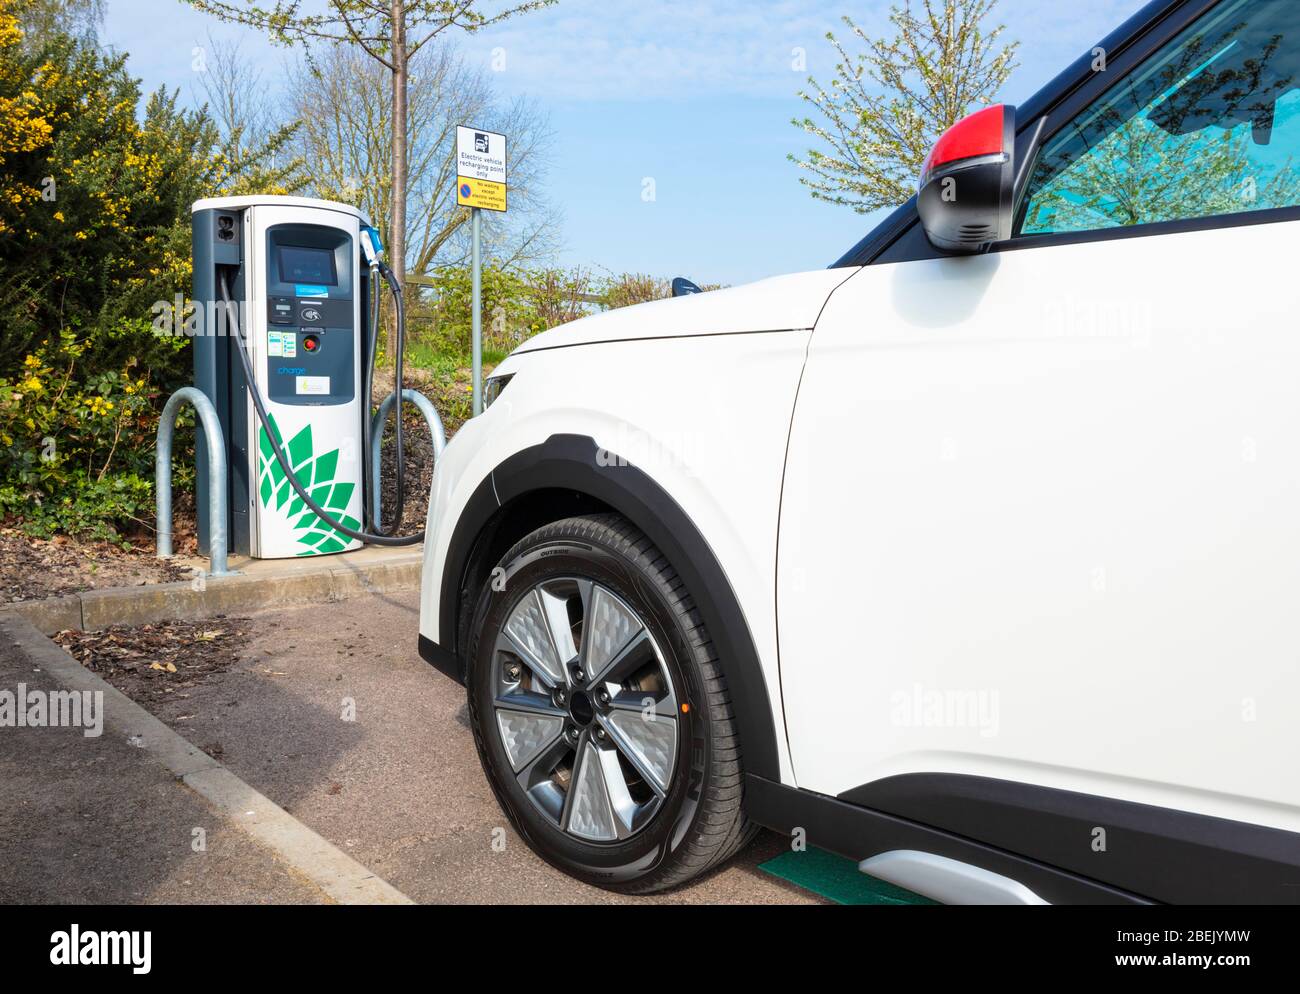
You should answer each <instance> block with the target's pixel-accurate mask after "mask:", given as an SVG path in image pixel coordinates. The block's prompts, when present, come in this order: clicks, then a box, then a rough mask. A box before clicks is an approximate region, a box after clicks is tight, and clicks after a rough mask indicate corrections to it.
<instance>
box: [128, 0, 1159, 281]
mask: <svg viewBox="0 0 1300 994" xmlns="http://www.w3.org/2000/svg"><path fill="white" fill-rule="evenodd" d="M1141 5H1142V0H1091V2H1090V3H1088V4H1068V5H1067V4H1060V3H1058V2H1054V0H1001V3H1000V4H999V6H998V8H997V11H996V16H997V17H999V18H1000V19H1001V20H1002V21H1003V22H1005V23H1006V25H1007V29H1008V30H1007V37H1008V38H1009V39H1018V40H1019V41H1020V42H1021V48H1020V52H1019V61H1020V63H1021V65H1020V68H1019V69H1018V70H1017V72H1016V74H1015V75H1014V76H1013V77H1012V79H1011V80H1010V82H1009V83H1008V85H1007V88H1006V92H1005V93H1004V94H1003V97H1004V99H1006V100H1008V101H1009V102H1012V103H1014V102H1017V101H1019V100H1022V99H1024V98H1026V97H1028V96H1029V95H1031V94H1032V93H1033V92H1034V91H1035V90H1036V89H1038V87H1039V86H1040V85H1042V84H1043V83H1045V82H1046V81H1047V80H1049V79H1050V78H1051V77H1052V76H1054V75H1055V74H1056V73H1057V72H1058V71H1059V70H1060V69H1061V68H1063V67H1064V66H1065V65H1066V64H1067V63H1068V62H1070V61H1071V60H1072V59H1073V58H1075V57H1076V56H1077V55H1079V54H1081V53H1082V52H1084V51H1086V50H1088V49H1090V48H1091V47H1092V45H1093V44H1094V43H1095V42H1096V41H1097V40H1098V39H1099V38H1101V37H1102V36H1103V35H1105V34H1106V33H1107V32H1108V31H1109V30H1110V29H1111V28H1112V27H1114V26H1116V25H1118V24H1119V23H1120V22H1121V21H1123V20H1124V19H1125V18H1126V17H1128V16H1129V15H1130V14H1131V13H1133V12H1134V11H1136V10H1137V9H1138V8H1139V7H1140V6H1141ZM888 10H889V3H888V0H639V2H630V0H603V2H600V0H560V3H559V4H558V5H556V6H555V7H553V8H550V9H547V10H544V11H541V12H539V13H535V14H530V15H528V16H527V17H525V18H522V19H520V20H518V21H514V22H509V23H506V24H503V25H501V26H500V27H498V28H495V29H491V30H488V31H484V32H481V33H479V34H476V35H471V36H461V37H460V38H459V39H458V44H459V46H460V49H461V51H462V52H463V53H464V55H465V56H466V57H467V58H468V59H470V60H471V61H481V62H482V63H483V64H484V65H487V66H491V65H492V58H493V53H494V50H498V49H500V50H504V53H505V69H504V71H499V72H494V74H493V79H494V80H495V81H496V83H497V85H498V87H499V88H500V91H501V93H502V94H503V95H504V96H506V97H512V96H515V95H525V96H528V97H530V98H532V99H533V100H535V101H537V103H538V104H539V105H540V106H541V107H542V108H543V109H544V110H545V111H546V112H547V113H548V114H549V115H550V124H551V129H552V131H553V132H554V135H555V139H554V145H553V148H552V152H551V156H550V170H549V184H548V185H549V190H548V194H549V196H550V199H551V200H552V201H553V202H554V203H555V204H556V205H557V206H558V207H559V208H560V211H561V213H562V216H563V230H562V235H561V243H562V248H561V250H560V255H559V259H558V261H559V262H561V263H563V264H566V265H575V264H581V265H585V266H598V267H604V268H607V269H610V270H612V271H615V272H623V271H636V272H647V273H653V274H655V275H660V276H675V275H686V276H689V277H691V278H692V279H695V280H697V281H699V282H721V283H730V284H735V283H741V282H745V281H748V280H752V279H758V278H761V277H763V276H769V275H774V274H777V273H782V272H793V271H796V270H803V269H815V268H819V267H822V266H825V265H827V264H828V263H830V262H831V261H833V260H834V259H835V258H836V257H838V256H839V255H840V254H841V253H842V252H843V251H844V250H845V249H846V248H848V247H849V246H850V245H852V244H853V243H854V242H856V241H857V240H858V239H859V238H860V237H861V236H862V235H863V234H865V233H866V232H867V231H869V230H870V228H871V227H872V225H873V223H874V219H872V218H869V217H863V216H860V215H857V214H855V213H853V212H852V211H851V210H849V209H847V208H841V207H834V206H831V205H827V204H822V203H818V202H815V201H813V200H812V198H811V197H810V196H809V195H808V193H807V190H806V189H805V188H804V187H803V186H802V185H801V184H800V183H799V182H798V178H797V174H798V170H797V169H796V167H795V166H794V165H793V164H792V163H790V162H788V161H787V159H786V155H787V154H788V153H790V152H794V153H796V154H799V153H802V152H803V151H804V150H805V149H806V148H807V144H806V142H805V136H804V135H803V134H802V132H800V131H799V130H798V129H796V128H794V127H793V126H792V125H791V124H790V123H789V122H790V119H791V118H792V117H796V116H800V117H801V116H803V114H804V105H803V103H802V102H801V101H800V100H799V99H798V97H797V96H796V91H797V90H798V89H799V88H800V87H801V86H802V85H803V83H804V81H805V79H806V78H807V76H809V75H813V76H815V77H818V78H820V79H829V77H830V75H831V74H832V71H833V67H834V50H833V49H832V48H831V46H830V45H829V44H828V43H827V42H826V41H825V34H826V32H827V31H828V30H836V31H837V34H839V35H840V36H841V37H844V35H845V32H843V31H841V30H839V29H840V28H842V25H841V24H840V20H839V19H840V17H841V16H842V15H843V14H849V15H850V16H852V17H853V18H854V19H855V20H856V21H857V22H858V23H859V24H860V25H862V26H863V27H864V28H866V29H867V30H868V31H869V32H871V33H879V32H880V31H882V30H883V29H884V26H885V24H886V17H887V14H888ZM209 32H210V33H211V34H212V36H213V37H216V38H219V39H226V38H240V39H242V41H243V50H244V52H245V54H246V55H247V56H249V57H250V58H253V59H254V60H256V61H258V62H259V63H260V64H261V65H263V67H264V68H265V69H266V70H267V78H268V79H271V80H274V77H275V75H276V72H277V71H278V70H279V68H280V67H281V66H282V65H284V63H285V61H286V59H287V58H288V55H287V54H286V52H285V51H284V50H283V49H279V48H275V47H273V46H272V45H270V44H269V43H268V42H267V41H265V39H263V38H261V37H260V36H258V35H257V34H256V33H255V32H251V31H248V30H247V29H241V28H238V27H235V26H232V25H227V24H222V23H220V22H218V21H216V20H215V19H213V18H211V17H208V16H206V15H203V14H200V13H197V12H196V11H194V10H193V9H192V8H190V7H189V6H188V5H187V4H185V3H183V2H181V0H108V3H107V16H106V22H105V27H104V41H105V42H106V43H108V44H109V45H112V46H114V47H116V48H117V49H119V50H121V51H124V52H128V53H130V55H131V60H130V63H129V66H130V69H131V71H132V72H133V73H134V74H135V75H136V76H138V77H140V78H141V79H142V80H143V81H144V84H145V87H146V89H147V90H152V89H155V88H156V87H157V86H159V85H160V84H164V83H165V84H167V85H168V86H171V87H180V88H181V93H182V97H183V98H184V97H189V96H190V95H191V94H192V93H193V73H192V71H191V68H190V62H191V50H192V49H193V48H194V47H195V46H196V45H198V44H200V43H201V42H202V41H203V40H204V39H205V37H206V36H207V35H208V33H209ZM797 48H800V49H803V50H804V52H805V53H806V62H807V69H806V70H805V71H802V72H800V71H795V70H793V69H792V67H791V66H792V58H793V53H794V50H795V49H797ZM647 177H650V178H653V180H654V188H655V199H654V200H653V201H652V202H647V201H646V200H644V199H643V197H642V189H643V184H644V181H645V179H646V178H647Z"/></svg>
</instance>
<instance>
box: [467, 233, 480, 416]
mask: <svg viewBox="0 0 1300 994" xmlns="http://www.w3.org/2000/svg"><path fill="white" fill-rule="evenodd" d="M470 228H471V229H473V232H474V248H473V252H472V255H471V263H470V264H471V266H472V267H473V274H472V276H471V279H472V281H473V282H472V286H473V289H472V293H471V297H472V298H473V300H472V303H471V304H470V307H471V308H472V309H473V312H474V315H473V318H472V323H473V345H472V346H471V347H472V349H473V352H474V360H473V361H474V416H475V417H477V416H478V415H480V414H482V413H483V247H482V241H481V239H482V219H481V217H480V216H479V209H478V208H477V207H475V208H473V209H472V210H471V211H470Z"/></svg>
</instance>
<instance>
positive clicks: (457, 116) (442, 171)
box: [290, 44, 554, 275]
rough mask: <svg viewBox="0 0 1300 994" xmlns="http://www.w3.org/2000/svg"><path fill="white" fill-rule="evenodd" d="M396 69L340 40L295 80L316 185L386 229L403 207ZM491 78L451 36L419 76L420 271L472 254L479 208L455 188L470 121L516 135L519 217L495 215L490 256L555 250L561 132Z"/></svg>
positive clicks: (413, 232) (416, 247) (514, 206)
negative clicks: (553, 186) (396, 164)
mask: <svg viewBox="0 0 1300 994" xmlns="http://www.w3.org/2000/svg"><path fill="white" fill-rule="evenodd" d="M385 74H386V70H385V69H384V68H383V67H382V66H380V65H378V63H375V62H374V61H373V60H371V59H369V58H367V57H366V55H365V54H364V53H362V52H359V51H358V50H356V49H355V48H348V47H345V46H333V47H332V48H330V49H329V50H327V51H325V52H324V53H317V54H316V55H314V56H313V57H312V59H311V60H310V61H304V62H303V63H302V64H301V65H300V66H299V68H298V69H297V71H296V72H295V73H294V75H293V76H292V78H291V87H290V88H291V90H292V92H293V93H294V94H296V103H297V106H296V111H297V116H298V118H299V120H300V121H301V125H300V130H299V133H298V136H297V139H296V141H295V149H296V152H297V154H298V156H299V157H300V158H301V159H302V160H303V161H304V162H305V163H306V168H307V172H308V175H309V186H310V188H311V189H312V192H313V193H314V194H315V195H316V196H319V197H323V198H325V199H332V200H343V201H345V202H347V203H355V204H357V205H358V206H360V207H362V208H363V209H364V210H365V211H366V213H367V214H368V215H369V217H370V218H371V220H372V221H373V222H374V223H375V224H376V225H377V226H378V227H380V228H381V230H386V229H387V228H388V227H389V222H390V220H391V218H392V212H393V198H392V185H391V181H390V175H389V170H388V155H389V153H388V150H389V149H390V148H391V147H392V118H391V116H390V114H389V113H388V108H387V105H386V103H385V101H384V100H383V99H382V98H383V92H384V88H385V82H386V81H385V79H384V76H385ZM490 75H491V74H490V73H488V72H487V71H486V70H483V69H480V68H476V67H472V66H469V65H467V64H466V63H465V61H464V60H463V59H462V58H461V57H460V56H459V55H458V54H457V53H456V51H455V50H454V49H453V48H452V47H451V46H450V45H447V44H442V45H438V46H435V47H434V48H433V49H432V50H431V51H430V52H429V53H428V55H427V57H426V58H425V59H424V60H423V61H422V63H421V65H420V67H419V69H418V70H417V71H415V72H413V73H412V74H411V96H410V112H409V120H408V148H409V158H410V165H409V168H408V173H407V205H408V206H407V232H408V235H407V237H408V246H407V258H408V260H409V262H410V269H411V271H412V272H413V273H418V274H423V275H427V274H428V273H429V272H430V271H431V270H433V269H434V268H435V267H437V266H443V265H450V264H455V263H459V262H463V261H464V259H465V257H466V255H467V248H466V245H465V239H464V238H463V237H460V235H461V233H462V232H463V231H464V229H465V226H466V222H467V221H468V219H469V210H468V209H467V208H464V207H458V206H457V205H456V193H455V176H456V172H455V170H456V125H457V124H461V123H464V122H465V121H474V122H475V123H476V124H480V125H481V126H483V127H487V128H491V129H492V130H494V131H500V132H503V133H505V134H508V135H509V136H510V213H509V214H507V215H495V214H489V215H488V216H487V217H485V218H484V226H483V227H484V244H485V254H486V255H487V256H488V257H491V258H496V259H499V260H502V262H503V264H505V265H513V264H518V263H520V262H522V261H530V260H531V259H533V258H535V257H536V256H538V255H539V254H544V252H545V251H546V250H547V249H549V248H550V238H551V233H552V232H553V230H554V218H553V212H552V211H551V209H550V207H549V205H548V204H547V202H546V201H545V199H544V198H543V196H542V193H541V183H540V179H541V175H542V171H543V166H544V154H545V152H546V149H547V146H548V143H549V140H550V132H549V130H548V128H547V121H546V118H545V117H544V115H542V114H541V113H540V112H539V111H537V110H536V108H535V107H534V105H533V104H532V103H530V102H529V101H526V100H516V101H514V102H512V103H510V104H508V105H505V106H502V105H500V104H499V103H498V102H497V100H496V99H495V97H494V96H493V93H492V86H491V82H490Z"/></svg>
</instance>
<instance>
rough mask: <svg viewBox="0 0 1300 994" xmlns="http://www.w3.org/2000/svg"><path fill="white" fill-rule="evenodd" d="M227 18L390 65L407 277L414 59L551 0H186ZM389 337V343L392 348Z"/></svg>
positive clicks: (394, 226)
mask: <svg viewBox="0 0 1300 994" xmlns="http://www.w3.org/2000/svg"><path fill="white" fill-rule="evenodd" d="M185 2H187V3H189V4H190V5H191V6H193V7H195V8H197V9H199V10H202V11H205V12H207V13H209V14H214V15H216V16H217V17H220V18H222V19H223V20H226V21H233V22H234V23H236V24H243V25H246V26H248V27H253V28H257V29H259V30H261V31H266V32H268V33H269V34H270V36H271V38H272V39H273V40H274V41H276V42H279V43H281V44H284V45H295V44H297V45H302V46H304V47H306V48H307V51H308V55H309V57H310V52H311V49H310V46H311V45H314V44H318V43H320V42H329V43H334V44H346V45H354V46H356V47H357V49H359V50H360V51H362V52H364V53H365V54H366V56H368V57H369V58H371V59H373V60H374V61H375V62H377V63H378V64H379V65H381V66H382V67H383V68H384V69H386V70H387V71H388V75H389V83H390V103H391V112H392V116H391V120H392V122H393V135H392V150H391V159H392V165H391V179H390V184H391V189H392V203H393V211H392V219H391V221H390V226H389V235H388V244H389V252H390V256H391V263H392V267H393V272H394V273H395V274H396V276H397V278H398V280H399V281H401V280H404V279H405V275H406V263H407V251H406V195H407V175H408V168H409V155H410V150H409V147H408V144H407V123H408V114H409V99H410V82H411V64H412V60H413V59H415V57H416V56H417V55H418V54H419V53H420V51H421V50H422V49H423V48H424V47H425V46H427V45H428V44H429V43H430V42H431V41H433V40H434V39H435V38H437V37H438V36H439V35H441V34H443V33H444V32H445V31H447V30H449V29H451V28H461V29H463V30H466V31H477V30H479V29H481V28H485V27H488V26H489V25H492V24H498V23H500V22H501V21H504V20H506V19H508V18H510V17H514V16H515V15H517V14H522V13H525V12H527V11H531V10H537V9H539V8H541V7H548V6H550V5H551V4H553V3H555V0H505V2H504V4H501V5H495V6H493V7H492V10H493V11H494V12H492V13H484V11H483V10H482V8H483V7H484V6H487V3H485V0H388V4H387V6H385V4H384V2H383V0H328V2H327V4H326V12H325V13H304V12H303V11H302V7H303V0H273V2H272V3H271V5H270V6H261V5H260V4H258V3H256V2H255V0H237V2H228V0H185ZM490 2H491V0H488V3H490ZM392 345H393V343H392V342H390V343H389V346H390V351H391V347H392Z"/></svg>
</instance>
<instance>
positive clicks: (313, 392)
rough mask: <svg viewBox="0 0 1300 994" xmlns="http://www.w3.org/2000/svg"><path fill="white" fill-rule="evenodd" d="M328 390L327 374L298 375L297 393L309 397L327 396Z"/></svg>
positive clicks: (328, 380) (328, 379)
mask: <svg viewBox="0 0 1300 994" xmlns="http://www.w3.org/2000/svg"><path fill="white" fill-rule="evenodd" d="M329 392H330V378H329V377H328V376H299V377H298V393H300V394H303V395H306V396H309V397H327V396H329Z"/></svg>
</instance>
